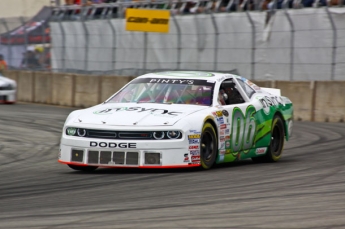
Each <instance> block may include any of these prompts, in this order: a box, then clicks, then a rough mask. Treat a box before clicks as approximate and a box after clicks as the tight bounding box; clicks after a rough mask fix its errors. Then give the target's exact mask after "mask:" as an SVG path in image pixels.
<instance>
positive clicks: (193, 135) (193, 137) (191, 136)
mask: <svg viewBox="0 0 345 229" xmlns="http://www.w3.org/2000/svg"><path fill="white" fill-rule="evenodd" d="M196 138H200V134H191V135H188V139H196Z"/></svg>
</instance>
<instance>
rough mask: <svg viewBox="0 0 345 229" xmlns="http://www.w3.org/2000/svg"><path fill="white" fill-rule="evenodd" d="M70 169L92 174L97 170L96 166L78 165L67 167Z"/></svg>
mask: <svg viewBox="0 0 345 229" xmlns="http://www.w3.org/2000/svg"><path fill="white" fill-rule="evenodd" d="M68 167H70V168H71V169H74V170H78V171H83V172H92V171H94V170H95V169H97V168H98V167H97V166H80V165H68Z"/></svg>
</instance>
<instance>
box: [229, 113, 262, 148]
mask: <svg viewBox="0 0 345 229" xmlns="http://www.w3.org/2000/svg"><path fill="white" fill-rule="evenodd" d="M255 112H256V110H255V107H253V106H248V107H247V110H246V114H245V115H243V113H242V110H241V109H240V108H238V107H235V108H234V110H233V113H232V129H231V136H232V138H231V149H232V151H233V153H235V152H239V151H243V150H248V149H250V148H252V146H253V143H254V137H255V131H256V123H255V118H254V114H255Z"/></svg>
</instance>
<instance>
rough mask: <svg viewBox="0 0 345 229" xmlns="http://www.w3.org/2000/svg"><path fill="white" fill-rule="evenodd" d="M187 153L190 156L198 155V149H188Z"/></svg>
mask: <svg viewBox="0 0 345 229" xmlns="http://www.w3.org/2000/svg"><path fill="white" fill-rule="evenodd" d="M189 153H190V155H192V156H200V151H199V150H191V151H189Z"/></svg>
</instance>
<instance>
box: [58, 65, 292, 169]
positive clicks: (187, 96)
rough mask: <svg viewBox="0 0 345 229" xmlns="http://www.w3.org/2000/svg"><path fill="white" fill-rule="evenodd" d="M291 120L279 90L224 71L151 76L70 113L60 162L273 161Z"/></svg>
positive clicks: (205, 164) (78, 165) (75, 165)
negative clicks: (97, 103)
mask: <svg viewBox="0 0 345 229" xmlns="http://www.w3.org/2000/svg"><path fill="white" fill-rule="evenodd" d="M292 125H293V104H292V102H291V101H290V100H289V99H288V98H287V97H284V96H281V95H280V90H279V89H273V88H260V87H259V86H257V85H256V84H254V83H253V82H251V81H249V80H247V79H246V78H244V77H241V76H238V75H233V74H225V73H213V72H200V71H167V72H158V73H149V74H145V75H142V76H139V77H137V78H135V79H133V80H132V81H131V82H129V83H128V84H126V85H125V86H124V87H122V88H121V89H120V90H119V91H118V92H116V93H115V94H114V95H112V96H111V97H110V98H109V99H107V100H106V101H105V102H103V103H102V104H99V105H96V106H93V107H90V108H87V109H82V110H76V111H73V112H72V113H71V114H70V115H69V116H68V117H67V119H66V122H65V124H64V127H63V133H62V137H61V144H60V152H59V156H58V161H59V162H60V163H63V164H67V165H68V166H69V167H70V168H72V169H75V170H82V171H93V170H95V169H97V168H98V167H106V168H112V167H114V168H115V167H129V168H186V167H201V168H203V169H210V168H211V167H212V166H213V165H215V164H219V163H225V162H232V161H238V160H244V159H248V158H251V159H252V160H253V161H255V162H276V161H278V160H279V159H280V158H281V156H282V152H283V147H284V142H285V141H288V140H289V138H290V136H291V132H292Z"/></svg>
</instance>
